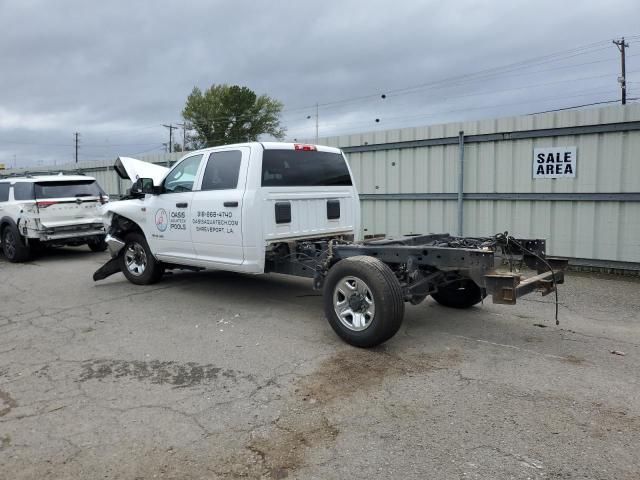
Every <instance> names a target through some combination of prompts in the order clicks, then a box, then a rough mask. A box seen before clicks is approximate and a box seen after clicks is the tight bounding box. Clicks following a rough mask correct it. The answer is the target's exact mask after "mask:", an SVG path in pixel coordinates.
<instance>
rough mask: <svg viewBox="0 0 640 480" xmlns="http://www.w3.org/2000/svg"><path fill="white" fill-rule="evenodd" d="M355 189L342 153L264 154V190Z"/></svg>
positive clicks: (314, 151)
mask: <svg viewBox="0 0 640 480" xmlns="http://www.w3.org/2000/svg"><path fill="white" fill-rule="evenodd" d="M351 185H352V182H351V176H350V175H349V169H348V167H347V162H346V161H345V159H344V157H343V156H342V154H340V153H333V152H319V151H316V150H312V151H300V150H271V149H267V150H265V151H264V152H263V154H262V186H263V187H326V186H351Z"/></svg>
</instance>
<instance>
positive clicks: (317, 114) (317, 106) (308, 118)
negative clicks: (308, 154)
mask: <svg viewBox="0 0 640 480" xmlns="http://www.w3.org/2000/svg"><path fill="white" fill-rule="evenodd" d="M318 110H319V105H318V103H316V145H317V144H318V130H319V129H318V121H319V118H320V115H319V113H318ZM310 119H311V115H307V120H310Z"/></svg>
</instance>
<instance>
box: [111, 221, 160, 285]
mask: <svg viewBox="0 0 640 480" xmlns="http://www.w3.org/2000/svg"><path fill="white" fill-rule="evenodd" d="M120 268H121V270H122V273H124V276H125V277H127V280H129V281H130V282H131V283H135V284H136V285H150V284H152V283H156V282H157V281H158V280H160V278H162V274H163V273H164V269H163V268H162V264H161V263H160V262H159V261H158V260H156V258H155V257H154V256H153V254H152V253H151V250H150V249H149V245H148V244H147V240H146V239H145V238H144V236H143V235H141V234H139V233H130V234H129V235H127V236H126V237H125V240H124V247H123V249H122V252H121V253H120Z"/></svg>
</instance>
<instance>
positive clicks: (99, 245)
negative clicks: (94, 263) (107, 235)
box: [87, 237, 108, 252]
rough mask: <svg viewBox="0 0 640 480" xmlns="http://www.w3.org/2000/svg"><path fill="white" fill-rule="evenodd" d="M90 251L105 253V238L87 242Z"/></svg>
mask: <svg viewBox="0 0 640 480" xmlns="http://www.w3.org/2000/svg"><path fill="white" fill-rule="evenodd" d="M87 245H88V246H89V250H91V251H92V252H104V251H105V250H106V249H107V246H108V245H107V242H105V241H104V237H99V238H97V239H95V240H90V241H89V242H87Z"/></svg>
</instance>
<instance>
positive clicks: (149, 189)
mask: <svg viewBox="0 0 640 480" xmlns="http://www.w3.org/2000/svg"><path fill="white" fill-rule="evenodd" d="M130 193H131V195H145V194H147V193H150V194H151V195H155V194H157V193H158V192H157V189H156V187H154V185H153V179H152V178H139V179H137V180H136V181H135V182H134V183H133V185H131V190H130Z"/></svg>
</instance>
